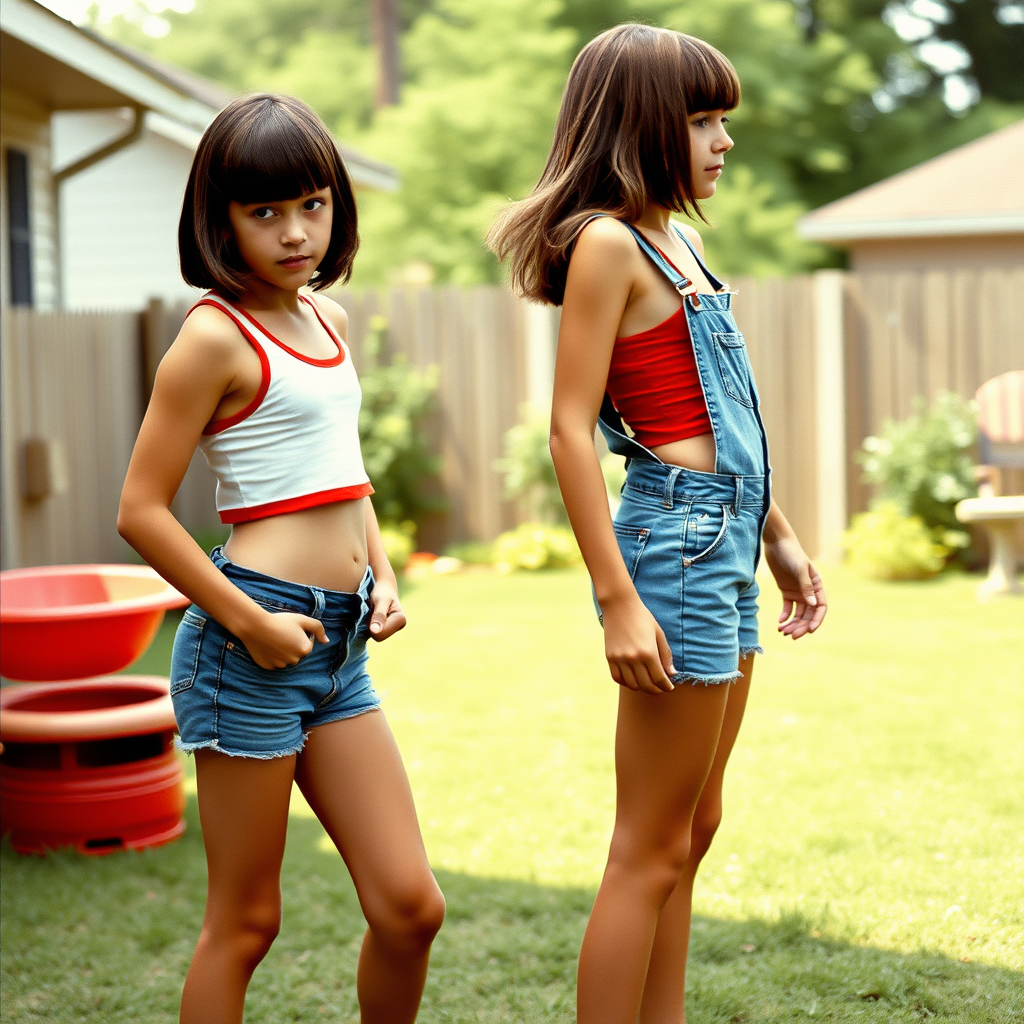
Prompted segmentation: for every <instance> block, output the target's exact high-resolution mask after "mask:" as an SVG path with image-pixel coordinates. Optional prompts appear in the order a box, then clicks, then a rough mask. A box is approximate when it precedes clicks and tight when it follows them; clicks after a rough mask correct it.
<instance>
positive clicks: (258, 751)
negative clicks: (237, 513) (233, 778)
mask: <svg viewBox="0 0 1024 1024" xmlns="http://www.w3.org/2000/svg"><path fill="white" fill-rule="evenodd" d="M210 557H211V559H212V560H213V562H214V564H215V565H216V566H217V567H218V568H219V569H220V571H221V572H223V573H224V575H225V576H227V578H228V579H229V580H231V582H232V583H234V584H235V586H236V587H238V588H239V589H240V590H243V591H245V593H246V594H248V595H249V597H251V598H252V599H253V600H254V601H255V602H256V603H257V604H258V605H261V606H262V607H263V608H266V609H267V610H268V611H270V612H298V613H299V614H301V615H309V616H311V617H312V618H315V619H319V620H320V621H321V622H322V623H323V626H324V630H325V631H326V633H327V637H328V640H329V641H330V642H329V643H327V644H322V643H320V642H319V641H316V642H315V643H314V646H313V650H312V652H311V653H309V654H308V655H306V657H305V658H303V659H302V660H301V661H300V662H299V663H298V664H297V665H292V666H290V667H288V668H279V669H265V668H260V666H259V665H257V664H256V662H254V661H253V660H252V657H251V656H250V655H249V652H248V651H247V650H246V649H245V645H244V644H243V643H242V642H241V641H240V640H239V639H238V637H236V636H233V635H232V634H231V633H229V632H228V631H227V630H226V629H225V628H224V627H223V626H221V625H220V623H219V622H217V621H215V620H214V619H213V618H211V617H210V616H209V615H207V614H206V612H204V611H203V610H202V609H201V608H199V607H197V606H196V605H192V606H191V607H190V608H189V609H188V610H187V611H186V612H185V615H184V617H183V618H182V620H181V625H179V626H178V631H177V633H176V634H175V637H174V649H173V652H172V654H171V699H172V700H173V702H174V716H175V718H176V719H177V722H178V733H179V736H180V739H179V741H178V747H179V749H181V750H186V751H191V750H201V749H212V750H219V751H220V752H221V753H224V754H232V755H235V756H240V757H257V758H264V759H267V758H273V757H285V756H286V755H288V754H294V753H297V752H298V751H300V750H301V749H302V746H303V744H304V743H305V740H306V736H307V734H308V733H309V730H310V729H314V728H316V726H318V725H325V724H327V723H328V722H335V721H338V720H339V719H342V718H352V717H354V716H355V715H361V714H364V713H365V712H367V711H373V710H375V709H376V708H378V707H380V698H379V697H378V696H377V693H376V691H375V690H374V688H373V684H372V683H371V682H370V677H369V676H368V675H367V673H366V661H367V657H366V640H367V637H368V636H369V635H370V632H369V627H370V615H371V609H370V603H369V597H370V592H371V591H372V590H373V573H372V572H371V571H370V569H369V568H367V570H366V574H365V576H364V577H363V581H362V583H361V584H360V586H359V590H358V591H357V592H356V593H343V592H341V591H336V590H323V589H321V588H320V587H306V586H302V585H301V584H298V583H289V582H287V581H286V580H279V579H275V578H274V577H273V576H266V575H264V574H263V573H260V572H255V571H254V570H252V569H246V568H244V567H243V566H240V565H236V564H235V563H234V562H231V561H229V560H228V559H227V558H226V557H225V556H224V553H223V551H222V550H221V548H214V550H213V552H212V553H211V555H210Z"/></svg>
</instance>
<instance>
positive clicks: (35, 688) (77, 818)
mask: <svg viewBox="0 0 1024 1024" xmlns="http://www.w3.org/2000/svg"><path fill="white" fill-rule="evenodd" d="M0 712H2V714H0V739H2V740H3V745H4V750H3V753H2V754H0V831H2V832H3V833H8V832H9V833H10V835H11V845H12V846H13V847H14V849H15V850H17V851H18V852H19V853H43V852H44V851H45V850H47V849H55V848H57V847H62V846H73V847H75V848H76V849H77V850H79V851H80V852H81V853H85V854H93V855H96V854H104V853H111V852H113V851H115V850H125V849H138V848H140V847H147V846H159V845H161V844H162V843H166V842H170V840H172V839H176V838H177V837H178V836H180V835H181V834H182V832H184V831H185V823H184V822H183V821H182V815H183V813H184V810H185V789H184V769H183V767H182V764H181V761H180V759H179V758H178V756H177V755H176V754H175V752H174V747H173V740H174V709H173V708H172V706H171V698H170V696H169V693H168V681H167V680H166V679H161V678H159V677H158V676H109V677H107V678H101V679H89V680H84V681H77V682H76V681H71V682H59V683H43V684H38V685H30V686H10V687H6V688H5V689H4V690H2V691H0Z"/></svg>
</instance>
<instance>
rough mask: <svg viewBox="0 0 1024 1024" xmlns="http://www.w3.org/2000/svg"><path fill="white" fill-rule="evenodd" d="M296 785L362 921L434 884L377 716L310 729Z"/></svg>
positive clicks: (387, 734) (399, 769)
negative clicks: (346, 874)
mask: <svg viewBox="0 0 1024 1024" xmlns="http://www.w3.org/2000/svg"><path fill="white" fill-rule="evenodd" d="M295 780H296V782H297V783H298V784H299V788H300V789H301V790H302V794H303V796H305V798H306V800H307V801H308V803H309V805H310V807H311V808H312V809H313V811H314V813H315V814H316V816H317V817H318V818H319V819H320V822H321V823H322V824H323V826H324V828H325V829H326V831H327V834H328V835H329V836H330V837H331V840H332V841H333V842H334V844H335V846H337V848H338V851H339V852H340V853H341V855H342V857H343V858H344V859H345V863H346V865H347V866H348V869H349V871H350V872H351V874H352V880H353V882H355V885H356V890H357V892H358V894H359V900H360V903H361V904H362V907H363V913H364V914H365V915H366V916H367V918H371V917H372V916H373V913H374V911H375V910H376V909H381V910H384V909H386V908H387V907H388V906H390V905H391V904H393V903H394V901H395V899H396V898H397V899H399V900H401V898H402V896H403V894H405V893H408V894H410V895H412V894H414V893H415V892H417V891H419V889H420V888H421V887H422V886H423V885H424V884H429V885H431V886H432V885H433V884H434V883H433V876H432V874H431V872H430V867H429V865H428V863H427V855H426V851H425V849H424V847H423V839H422V837H421V836H420V829H419V822H418V821H417V818H416V808H415V806H414V805H413V798H412V790H411V788H410V786H409V780H408V777H407V776H406V774H405V767H404V765H403V764H402V758H401V755H400V754H399V752H398V746H397V744H396V743H395V740H394V737H393V736H392V734H391V729H390V728H389V727H388V723H387V720H386V719H385V717H384V713H383V712H382V711H370V712H368V713H366V714H363V715H359V716H357V717H354V718H345V719H342V720H340V721H335V722H330V723H328V724H326V725H322V726H319V727H318V728H316V729H313V730H312V731H311V732H310V734H309V738H308V739H307V741H306V746H305V748H304V749H303V751H302V753H301V754H300V755H299V759H298V764H297V767H296V773H295ZM428 879H429V882H428Z"/></svg>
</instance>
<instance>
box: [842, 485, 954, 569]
mask: <svg viewBox="0 0 1024 1024" xmlns="http://www.w3.org/2000/svg"><path fill="white" fill-rule="evenodd" d="M844 543H845V547H846V557H847V561H848V562H849V564H850V565H851V566H852V567H853V568H854V569H855V570H856V571H858V572H860V573H862V574H863V575H865V576H870V577H872V578H873V579H879V580H923V579H928V578H929V577H931V576H934V575H936V573H938V572H940V571H941V570H942V568H943V566H944V565H945V564H946V556H947V555H948V554H949V549H948V548H947V547H946V546H945V545H943V544H940V543H937V542H936V541H935V539H934V538H933V536H932V531H931V530H929V529H928V527H927V526H926V525H925V524H924V521H923V520H922V519H921V517H920V516H908V515H905V514H904V513H903V511H902V509H901V508H900V506H899V505H898V504H897V503H896V502H895V501H880V502H878V503H877V504H876V505H875V507H874V508H873V509H872V510H871V511H870V512H861V513H860V514H859V515H856V516H854V517H853V522H852V524H851V526H850V528H849V529H848V530H847V531H846V533H845V535H844Z"/></svg>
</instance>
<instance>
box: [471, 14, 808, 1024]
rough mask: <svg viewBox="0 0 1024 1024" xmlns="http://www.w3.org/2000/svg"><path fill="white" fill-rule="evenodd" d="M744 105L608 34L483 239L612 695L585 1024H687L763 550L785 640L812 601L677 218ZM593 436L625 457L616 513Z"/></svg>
mask: <svg viewBox="0 0 1024 1024" xmlns="http://www.w3.org/2000/svg"><path fill="white" fill-rule="evenodd" d="M739 98H740V86H739V81H738V79H737V76H736V72H735V70H734V69H733V67H732V65H731V64H730V63H729V61H728V60H726V58H725V57H724V56H723V55H722V54H721V53H719V52H718V51H717V50H715V49H714V48H713V47H711V46H709V45H708V44H707V43H704V42H702V41H701V40H699V39H694V38H692V37H691V36H687V35H684V34H682V33H679V32H672V31H668V30H666V29H658V28H651V27H648V26H644V25H635V24H627V25H620V26H618V27H617V28H614V29H611V30H609V31H607V32H605V33H603V34H602V35H600V36H598V37H597V38H596V39H594V40H593V41H592V42H591V43H589V44H588V45H587V46H586V47H585V48H584V49H583V51H582V52H581V53H580V55H579V56H578V57H577V59H576V62H575V64H574V65H573V68H572V71H571V72H570V75H569V81H568V84H567V86H566V90H565V96H564V98H563V100H562V107H561V111H560V113H559V116H558V122H557V125H556V128H555V136H554V142H553V144H552V148H551V154H550V156H549V157H548V161H547V165H546V166H545V168H544V172H543V174H542V175H541V179H540V182H539V183H538V185H537V187H536V188H535V189H534V191H533V193H532V194H531V195H530V196H529V197H528V198H526V199H525V200H523V201H522V202H520V203H517V204H514V205H513V206H511V207H510V208H509V209H508V210H507V211H506V212H505V213H504V214H503V215H502V217H501V218H500V219H499V220H498V222H497V223H496V224H495V226H494V228H493V229H492V232H491V235H490V238H489V241H490V244H491V246H492V248H493V249H494V251H495V252H496V253H497V255H498V256H499V258H501V259H504V260H507V261H508V262H509V265H510V271H511V280H512V283H513V286H514V287H515V288H516V289H517V290H518V291H519V292H520V293H521V294H523V295H526V296H528V297H530V298H533V299H537V300H540V301H543V302H548V303H554V304H555V305H561V307H562V316H561V326H560V329H559V335H558V354H557V359H556V366H555V386H554V398H553V408H552V415H551V455H552V458H553V460H554V463H555V469H556V471H557V474H558V482H559V486H560V488H561V491H562V497H563V499H564V501H565V507H566V510H567V511H568V513H569V519H570V521H571V523H572V527H573V530H574V531H575V534H576V537H577V539H578V540H579V544H580V548H581V550H582V552H583V556H584V559H585V561H586V563H587V567H588V569H589V571H590V576H591V579H592V582H593V590H594V597H595V600H596V603H597V605H598V610H599V615H600V617H601V620H602V624H603V626H604V643H605V654H606V656H607V660H608V666H609V669H610V672H611V676H612V679H614V681H615V682H616V683H618V684H619V686H620V691H619V711H618V723H617V730H616V740H615V771H616V817H615V828H614V832H613V836H612V842H611V849H610V851H609V854H608V862H607V866H606V868H605V872H604V877H603V879H602V882H601V886H600V890H599V892H598V895H597V900H596V902H595V904H594V909H593V912H592V914H591V917H590V921H589V924H588V925H587V930H586V935H585V937H584V940H583V948H582V950H581V953H580V962H579V973H578V981H577V984H578V1013H579V1016H578V1019H579V1021H580V1024H636V1022H637V1021H639V1022H640V1024H681V1022H682V1021H684V1019H685V1013H684V989H685V972H686V957H687V949H688V943H689V936H690V916H691V902H692V895H693V882H694V876H695V874H696V872H697V868H698V866H699V864H700V861H701V859H702V858H703V857H704V855H705V854H706V853H707V850H708V848H709V846H710V844H711V840H712V838H713V836H714V834H715V830H716V829H717V828H718V824H719V821H720V819H721V813H722V778H723V774H724V771H725V766H726V762H727V760H728V758H729V754H730V752H731V750H732V747H733V744H734V742H735V740H736V735H737V733H738V731H739V727H740V721H741V719H742V717H743V710H744V706H745V704H746V700H747V694H748V692H749V688H750V679H751V674H752V671H753V666H754V655H755V653H758V652H760V650H761V649H760V647H759V646H758V634H757V595H758V585H757V582H756V580H755V576H754V572H755V569H756V567H757V563H758V560H759V557H760V551H761V544H762V539H763V543H764V553H765V558H766V561H767V563H768V567H769V568H770V570H771V572H772V575H773V576H774V577H775V581H776V583H777V584H778V586H779V589H780V591H781V593H782V613H781V615H780V617H779V629H780V630H781V631H782V632H783V633H784V634H786V635H788V636H790V637H792V638H793V639H797V638H799V637H802V636H804V635H805V634H808V633H811V632H814V631H815V630H816V629H817V628H818V626H819V625H820V624H821V621H822V619H823V617H824V615H825V610H826V600H825V593H824V590H823V588H822V584H821V579H820V577H819V576H818V574H817V572H816V571H815V569H814V567H813V565H812V564H811V562H810V560H809V559H808V557H807V555H806V554H805V553H804V551H803V549H802V548H801V546H800V544H799V542H798V540H797V538H796V536H795V535H794V533H793V530H792V529H791V528H790V526H789V524H788V523H787V521H786V519H785V517H784V516H783V514H782V512H781V511H780V509H779V507H778V505H776V504H775V502H774V501H773V500H772V499H771V495H770V489H769V483H770V469H769V464H768V444H767V440H766V437H765V431H764V426H763V424H762V421H761V415H760V412H759V406H758V395H757V390H756V388H755V386H754V381H753V377H752V374H751V369H750V363H749V360H748V358H747V354H746V349H745V347H744V341H743V336H742V334H740V332H739V330H738V328H737V326H736V323H735V321H734V319H733V316H732V312H731V303H732V293H730V291H729V289H728V286H727V285H725V284H723V283H722V282H721V281H720V280H719V279H718V278H717V277H715V275H714V274H712V273H711V271H710V270H709V269H708V268H707V267H706V266H705V263H704V258H703V255H704V249H703V245H702V243H701V238H700V235H699V234H698V233H697V232H696V231H695V230H694V229H693V228H692V227H691V226H690V225H688V224H677V223H676V222H675V221H673V220H672V219H671V215H672V214H673V213H681V214H685V215H689V216H691V217H697V218H701V219H703V214H702V212H701V207H700V201H701V200H704V199H708V198H710V197H711V196H712V195H714V192H715V187H716V183H717V180H718V178H719V176H720V175H721V173H722V169H723V165H724V160H725V156H726V154H727V153H728V152H729V151H730V150H731V149H732V146H733V142H732V139H731V138H730V137H729V135H728V133H727V130H726V123H727V121H728V117H727V113H728V111H730V110H732V109H733V108H735V107H736V105H737V104H738V103H739ZM624 421H625V422H624ZM627 423H628V428H627V426H626V424H627ZM598 424H599V425H600V427H601V429H602V431H603V433H604V435H605V438H606V439H607V441H608V446H609V448H610V449H611V450H612V451H614V452H617V453H618V454H620V455H624V456H626V458H627V460H628V462H627V476H626V482H625V485H624V487H623V492H622V503H621V505H620V506H619V510H618V512H617V514H616V517H615V521H614V522H613V521H612V518H611V515H610V513H609V508H608V501H607V497H606V493H605V484H604V479H603V476H602V473H601V467H600V464H599V462H598V455H597V451H596V449H595V446H594V429H595V426H596V425H598Z"/></svg>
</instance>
